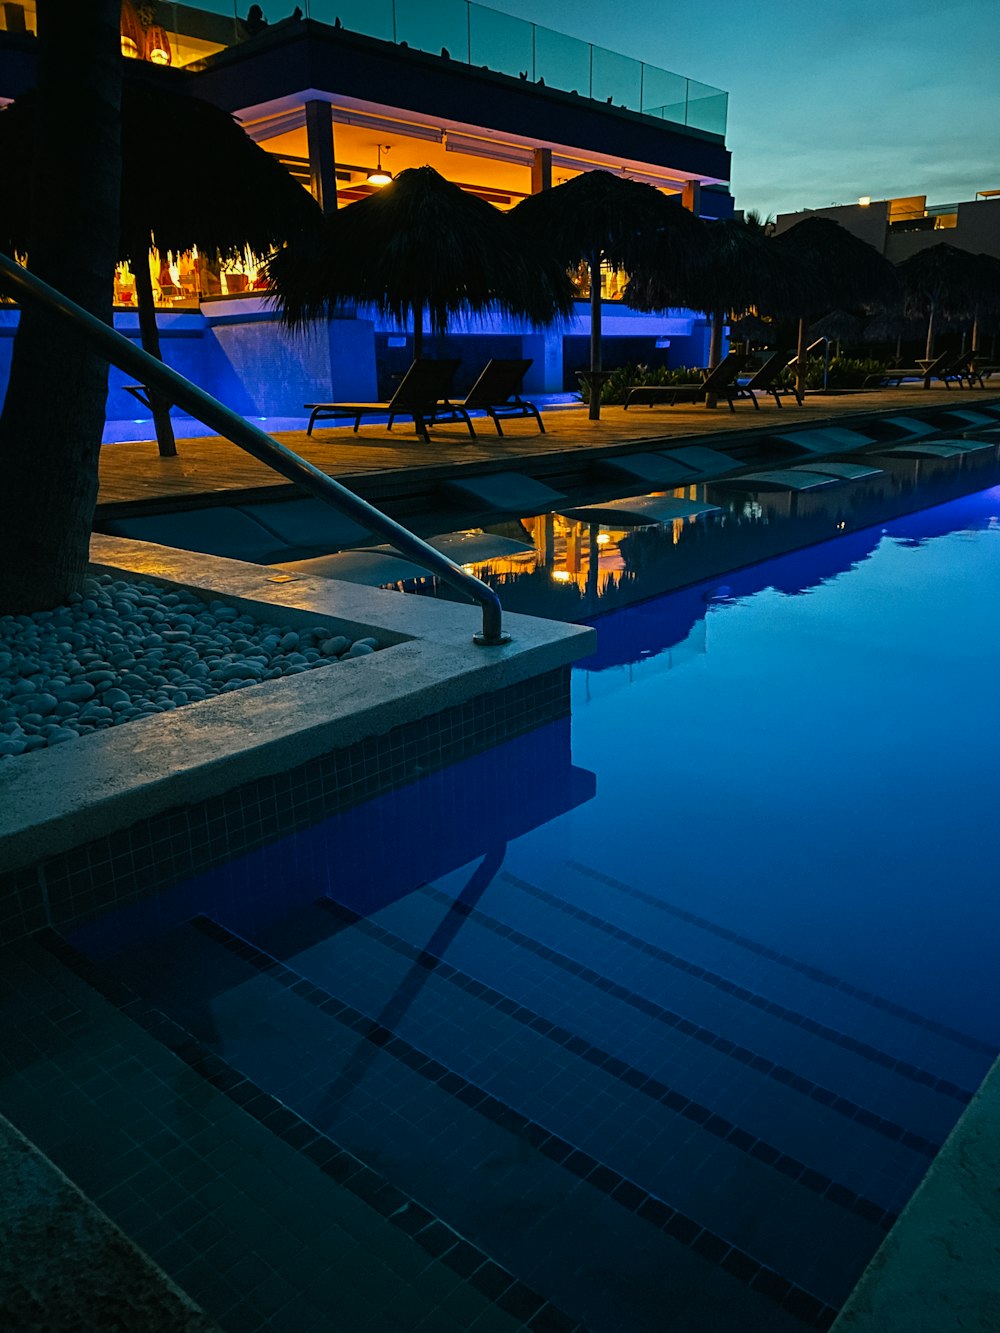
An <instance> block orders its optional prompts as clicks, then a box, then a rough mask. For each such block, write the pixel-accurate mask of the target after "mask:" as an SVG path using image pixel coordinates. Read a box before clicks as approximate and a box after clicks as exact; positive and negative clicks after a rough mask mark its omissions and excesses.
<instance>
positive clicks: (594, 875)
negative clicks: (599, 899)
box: [566, 861, 998, 1092]
mask: <svg viewBox="0 0 1000 1333" xmlns="http://www.w3.org/2000/svg"><path fill="white" fill-rule="evenodd" d="M566 864H567V865H568V866H569V867H570V869H571V870H576V871H578V872H579V873H580V874H581V875H586V876H587V877H588V878H589V879H594V880H596V881H597V882H598V884H605V885H607V886H608V888H611V889H617V890H618V891H619V893H624V894H625V895H626V896H627V897H629V898H635V899H636V901H637V902H641V903H646V905H647V906H649V907H655V908H657V909H658V910H659V911H661V912H666V913H667V915H668V916H672V917H675V918H676V919H677V920H678V921H686V922H687V923H688V924H689V925H692V926H698V928H699V929H700V930H706V931H708V932H709V934H711V935H717V936H718V937H719V939H723V940H728V941H729V942H730V943H731V944H738V945H739V946H740V948H741V949H747V950H749V951H750V952H751V953H755V954H757V955H758V956H759V957H761V958H766V959H767V960H768V961H769V962H772V963H780V964H781V966H782V967H787V968H790V969H791V970H792V971H793V972H798V973H800V974H801V975H802V976H804V977H808V978H809V979H810V981H816V982H819V984H820V985H822V986H829V987H830V988H831V989H832V990H835V991H839V992H840V993H841V994H842V995H850V996H851V998H852V999H855V1000H861V1001H862V1002H863V1003H864V1004H868V1005H871V1007H872V1008H873V1009H880V1010H882V1012H883V1013H887V1014H891V1015H892V1016H893V1018H901V1019H903V1020H904V1022H907V1023H912V1024H914V1026H916V1027H921V1028H923V1029H924V1030H925V1031H927V1032H933V1033H935V1034H936V1035H937V1036H939V1037H947V1038H948V1040H949V1041H953V1042H955V1044H956V1045H958V1046H964V1047H966V1049H967V1050H970V1051H975V1052H976V1053H977V1054H978V1055H986V1056H988V1057H989V1058H990V1059H991V1060H995V1059H996V1057H997V1054H998V1052H997V1049H996V1047H994V1046H991V1045H990V1044H989V1042H986V1041H980V1039H979V1038H978V1037H970V1036H969V1035H968V1034H967V1033H965V1032H959V1031H957V1030H956V1029H955V1028H951V1027H948V1025H947V1024H946V1023H938V1022H936V1021H935V1020H934V1019H933V1018H925V1017H924V1015H923V1014H918V1013H915V1012H914V1011H913V1010H912V1009H907V1008H905V1007H904V1006H903V1005H901V1004H896V1003H895V1002H894V1001H893V1000H887V999H885V997H884V996H881V995H875V994H874V993H873V992H872V991H867V990H864V989H863V988H862V987H861V986H855V985H853V984H852V983H851V982H850V981H845V980H843V978H842V977H836V976H834V975H833V974H832V973H831V972H824V971H823V969H822V968H820V967H814V966H813V965H812V964H811V963H804V962H801V961H800V960H799V959H798V958H792V957H791V956H790V955H789V954H786V953H781V952H779V950H777V949H772V948H770V946H769V945H766V944H761V943H760V942H759V941H757V940H752V939H749V938H748V937H747V936H746V935H740V934H738V933H737V932H736V931H735V930H729V929H728V928H727V927H726V926H720V925H718V924H716V922H714V921H708V920H707V919H706V918H705V917H703V916H697V915H695V913H694V912H689V911H687V910H686V909H685V908H683V907H677V906H675V905H674V904H673V903H668V902H666V901H664V900H663V899H662V898H654V897H653V895H652V894H650V893H644V892H643V891H642V889H637V888H634V887H633V886H632V885H631V884H624V883H623V882H622V881H621V880H620V879H615V878H614V877H613V876H612V875H605V874H604V873H603V871H600V870H594V869H592V868H591V867H590V866H585V865H583V863H582V862H580V861H567V863H566ZM956 1091H957V1092H962V1089H961V1088H957V1089H956Z"/></svg>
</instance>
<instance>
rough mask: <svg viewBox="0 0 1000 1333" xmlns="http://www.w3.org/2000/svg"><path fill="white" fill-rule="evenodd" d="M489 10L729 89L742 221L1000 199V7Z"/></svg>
mask: <svg viewBox="0 0 1000 1333" xmlns="http://www.w3.org/2000/svg"><path fill="white" fill-rule="evenodd" d="M487 3H489V4H490V5H491V7H492V8H494V9H502V10H504V11H506V12H507V13H509V14H515V15H517V16H518V17H519V18H528V19H533V20H534V21H535V22H536V23H541V24H546V25H547V26H549V27H552V28H557V29H558V30H559V31H561V32H565V33H569V34H571V35H572V36H574V37H582V38H584V39H585V40H588V41H593V42H596V43H597V44H598V45H601V46H607V47H610V48H611V49H613V50H617V51H620V52H622V53H623V54H625V55H630V56H635V57H637V58H638V59H642V60H646V61H648V62H649V63H651V64H655V65H660V66H662V67H663V68H665V69H670V70H673V71H675V72H677V73H679V74H686V75H688V76H689V77H691V78H694V79H699V80H701V81H702V82H704V83H711V84H715V85H716V86H717V87H720V88H724V89H725V90H726V91H727V92H728V93H729V95H730V96H729V130H728V134H727V144H728V146H729V148H730V149H731V151H732V154H733V182H732V188H733V192H734V194H735V195H736V205H737V207H738V208H745V209H750V208H755V209H758V210H759V211H760V212H762V213H763V214H765V215H768V214H777V213H785V212H792V211H794V210H796V209H799V208H823V207H826V206H827V205H829V204H833V203H838V204H840V203H853V202H855V201H856V200H857V199H858V198H859V197H860V196H862V195H870V196H871V197H872V198H873V199H886V198H891V197H892V196H894V195H905V194H926V195H927V199H928V203H952V202H955V201H959V200H963V199H972V198H974V197H975V194H976V191H977V190H989V189H1000V78H998V74H997V69H998V64H997V60H998V52H1000V3H998V0H878V3H874V4H873V3H871V2H870V0H864V2H862V0H822V2H821V3H814V4H805V3H802V0H758V3H756V4H753V5H748V4H746V3H745V0H715V3H713V4H712V5H711V6H708V7H698V6H695V5H692V4H691V3H690V0H686V3H683V4H681V3H677V2H676V0H627V2H626V3H623V2H622V0H617V2H616V3H612V0H487ZM997 208H998V209H1000V200H998V201H997Z"/></svg>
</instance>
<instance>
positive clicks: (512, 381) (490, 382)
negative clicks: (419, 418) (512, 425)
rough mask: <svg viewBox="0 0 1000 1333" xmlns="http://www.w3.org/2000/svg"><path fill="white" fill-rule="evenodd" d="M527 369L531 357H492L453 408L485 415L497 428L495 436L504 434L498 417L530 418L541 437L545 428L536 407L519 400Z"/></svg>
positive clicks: (522, 399) (521, 399)
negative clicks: (536, 426) (534, 421)
mask: <svg viewBox="0 0 1000 1333" xmlns="http://www.w3.org/2000/svg"><path fill="white" fill-rule="evenodd" d="M530 366H531V358H530V357H527V358H522V357H512V358H504V357H494V358H493V360H492V361H487V363H486V365H485V367H484V368H483V372H482V374H481V375H480V376H479V378H478V379H477V380H476V382H475V384H474V385H473V386H472V388H471V389H470V390H469V392H468V395H467V396H466V397H465V398H464V399H463V400H462V402H461V403H460V404H455V406H456V407H459V406H460V407H462V408H464V409H465V411H466V412H476V411H478V412H485V413H486V415H487V416H488V417H489V418H490V419H491V420H492V422H493V424H494V426H496V428H497V434H498V435H502V434H503V429H502V427H501V425H500V416H501V414H502V415H503V416H505V417H528V416H533V417H534V418H535V420H536V421H537V422H538V429H539V430H540V431H541V433H542V434H543V435H544V434H545V426H544V424H543V423H542V418H541V417H540V416H539V414H538V408H537V407H536V406H535V404H534V403H529V402H527V401H526V400H525V399H524V398H522V397H521V385H522V383H523V382H524V377H525V375H526V374H527V373H528V369H529V367H530Z"/></svg>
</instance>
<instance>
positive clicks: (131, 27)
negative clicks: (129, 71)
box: [120, 0, 146, 60]
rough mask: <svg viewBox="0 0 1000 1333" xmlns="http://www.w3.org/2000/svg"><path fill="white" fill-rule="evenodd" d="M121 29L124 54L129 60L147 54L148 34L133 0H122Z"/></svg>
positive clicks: (137, 58)
mask: <svg viewBox="0 0 1000 1333" xmlns="http://www.w3.org/2000/svg"><path fill="white" fill-rule="evenodd" d="M120 31H121V41H122V55H123V56H126V57H127V58H128V59H129V60H141V59H142V58H143V56H144V55H145V54H146V34H145V32H144V31H143V27H142V21H141V20H140V18H139V15H138V13H137V12H136V8H135V5H133V4H132V0H122V17H121V28H120Z"/></svg>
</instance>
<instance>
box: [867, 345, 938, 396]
mask: <svg viewBox="0 0 1000 1333" xmlns="http://www.w3.org/2000/svg"><path fill="white" fill-rule="evenodd" d="M951 363H952V357H951V356H950V355H949V353H948V352H942V353H941V355H940V356H936V357H935V358H934V360H933V361H925V362H924V364H923V365H922V366H889V367H887V368H886V369H885V370H880V371H878V372H877V373H876V374H874V375H868V376H867V377H866V379H865V382H864V384H863V385H862V388H865V389H878V388H887V387H889V386H890V385H891V386H893V387H895V388H898V387H899V386H900V384H902V382H903V380H923V382H924V388H925V389H929V388H930V387H931V380H932V379H933V378H934V377H935V375H937V374H938V372H939V371H940V370H941V369H942V367H944V366H945V365H948V366H950V365H951ZM945 383H946V384H947V380H946V381H945Z"/></svg>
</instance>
